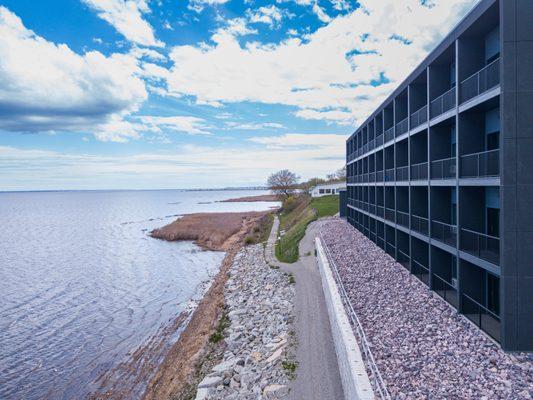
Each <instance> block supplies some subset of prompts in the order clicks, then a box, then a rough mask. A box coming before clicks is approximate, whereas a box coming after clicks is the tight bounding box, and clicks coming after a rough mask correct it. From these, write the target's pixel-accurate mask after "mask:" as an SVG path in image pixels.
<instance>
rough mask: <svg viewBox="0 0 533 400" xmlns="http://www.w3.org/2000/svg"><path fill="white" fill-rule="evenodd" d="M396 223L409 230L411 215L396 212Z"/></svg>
mask: <svg viewBox="0 0 533 400" xmlns="http://www.w3.org/2000/svg"><path fill="white" fill-rule="evenodd" d="M396 223H397V224H398V225H402V226H404V227H406V228H407V229H409V214H408V213H406V212H403V211H396Z"/></svg>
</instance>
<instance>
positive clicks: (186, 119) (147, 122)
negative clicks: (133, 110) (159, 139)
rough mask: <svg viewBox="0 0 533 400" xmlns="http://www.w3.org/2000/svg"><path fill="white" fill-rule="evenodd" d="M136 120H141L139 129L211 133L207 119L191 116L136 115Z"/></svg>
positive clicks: (161, 131) (195, 133)
mask: <svg viewBox="0 0 533 400" xmlns="http://www.w3.org/2000/svg"><path fill="white" fill-rule="evenodd" d="M135 119H136V120H138V121H140V125H139V126H138V129H139V130H142V131H148V132H154V133H163V131H164V130H165V131H175V132H184V133H188V134H190V135H211V133H210V132H209V131H208V130H207V129H208V127H207V125H206V123H205V121H204V120H203V119H201V118H197V117H190V116H171V117H159V116H147V115H145V116H142V115H141V116H136V117H135Z"/></svg>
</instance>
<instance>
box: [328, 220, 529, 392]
mask: <svg viewBox="0 0 533 400" xmlns="http://www.w3.org/2000/svg"><path fill="white" fill-rule="evenodd" d="M319 223H320V230H321V232H322V235H323V238H324V240H325V244H326V245H327V246H328V248H329V249H330V251H331V253H332V256H333V258H334V260H335V263H336V264H337V266H338V268H339V274H340V276H341V280H342V283H343V284H344V286H345V288H346V290H347V292H348V296H349V297H350V300H351V304H352V306H353V308H354V309H355V312H356V313H357V315H358V317H359V319H360V321H361V324H362V325H363V329H364V330H365V333H366V336H367V339H368V340H369V342H370V345H371V346H372V352H373V355H374V357H375V359H376V363H377V364H378V368H379V369H380V372H381V374H382V376H383V378H384V379H385V381H386V384H387V386H388V389H389V391H390V393H391V395H392V398H394V399H509V400H518V399H531V398H532V397H533V361H532V356H531V355H526V354H515V355H511V354H507V353H505V352H503V351H502V350H501V349H500V348H499V346H498V345H496V344H495V343H494V342H493V341H492V340H490V339H489V338H488V337H487V336H485V335H484V334H483V333H481V332H480V331H479V330H478V329H477V327H475V326H473V325H472V324H471V323H470V322H468V321H467V320H466V318H465V317H463V316H461V315H459V314H458V313H457V312H456V311H455V310H453V309H452V308H451V307H450V306H449V305H448V304H447V303H446V302H445V301H444V300H442V299H441V298H440V297H438V296H437V295H436V294H434V293H432V292H431V291H429V290H428V289H427V287H426V286H425V285H424V284H423V283H421V282H420V281H419V280H418V279H416V278H415V277H414V276H412V275H410V274H409V272H408V271H407V270H406V269H405V268H403V267H402V266H401V265H400V264H398V263H396V262H395V261H394V260H393V259H392V258H391V257H389V256H388V255H387V254H386V253H385V252H383V251H382V250H381V249H380V248H379V247H378V246H376V245H375V244H374V243H373V242H371V241H370V240H369V239H367V238H366V237H365V236H364V235H363V234H361V233H360V232H359V231H357V230H356V229H354V228H353V227H352V226H351V225H349V224H348V223H347V222H346V221H344V220H341V219H339V218H331V219H327V220H322V221H321V222H319Z"/></svg>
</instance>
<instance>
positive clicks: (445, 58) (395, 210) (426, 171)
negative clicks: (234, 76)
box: [346, 0, 533, 351]
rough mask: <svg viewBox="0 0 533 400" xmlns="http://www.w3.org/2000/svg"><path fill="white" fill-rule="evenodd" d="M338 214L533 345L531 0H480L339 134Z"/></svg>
mask: <svg viewBox="0 0 533 400" xmlns="http://www.w3.org/2000/svg"><path fill="white" fill-rule="evenodd" d="M346 152H347V156H346V157H347V158H346V162H347V181H348V189H347V190H348V200H347V203H348V205H347V210H346V214H347V219H348V221H349V222H350V223H351V224H352V225H353V226H354V227H355V228H357V229H358V230H360V231H361V232H362V233H364V234H365V235H366V236H367V237H369V238H370V239H371V240H373V241H374V242H375V243H376V244H377V245H378V246H380V247H381V248H383V249H384V250H385V251H386V252H387V253H389V254H390V255H391V256H392V257H394V258H395V259H396V260H398V262H399V263H400V264H402V265H403V266H404V267H405V268H407V269H408V270H409V271H410V272H411V273H412V274H414V275H415V276H417V277H418V278H419V279H420V280H421V281H422V282H424V283H425V284H426V285H427V286H428V287H429V288H430V289H431V290H433V291H435V292H436V293H437V294H439V295H440V296H442V297H443V298H444V299H445V300H446V301H448V302H449V303H450V304H451V305H452V306H453V307H455V308H456V309H457V310H458V311H459V312H460V313H462V314H464V315H465V316H466V317H467V318H469V319H470V320H471V321H472V322H473V323H475V324H476V325H477V326H479V327H480V328H481V329H482V330H483V331H484V332H485V333H487V334H488V335H490V336H491V337H492V338H494V339H495V340H496V341H498V342H499V343H500V344H501V346H502V348H503V349H505V350H509V351H515V350H533V1H531V0H499V1H498V0H482V1H480V3H479V4H478V5H477V6H476V7H475V8H474V9H473V10H472V11H471V12H470V13H469V14H468V15H467V16H466V17H465V18H464V19H463V20H462V21H461V22H460V23H459V24H458V25H457V26H456V27H455V28H454V29H453V31H452V32H451V33H450V34H449V35H448V36H447V37H446V38H445V39H444V40H443V41H442V42H441V43H440V44H439V45H438V47H437V48H436V49H435V50H434V51H433V52H432V53H431V54H430V55H429V56H428V57H427V58H426V59H425V60H424V61H423V62H422V64H420V65H419V66H418V67H417V68H416V69H415V70H414V71H413V72H412V73H411V74H410V75H409V77H408V78H407V79H406V80H405V81H404V82H403V83H402V84H401V85H400V86H399V87H398V88H397V89H396V90H395V91H394V92H393V93H392V94H391V95H390V96H389V97H388V98H387V100H385V102H384V103H383V104H382V105H381V106H380V107H379V108H378V109H377V110H376V111H375V112H374V113H373V114H372V115H371V116H370V117H369V118H368V119H367V120H366V121H365V122H364V123H363V124H362V125H361V126H360V127H359V128H358V130H357V131H356V132H354V133H353V134H352V135H351V136H350V137H349V139H348V140H347V143H346Z"/></svg>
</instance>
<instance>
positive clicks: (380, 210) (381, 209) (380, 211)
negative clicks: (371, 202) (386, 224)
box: [376, 206, 385, 218]
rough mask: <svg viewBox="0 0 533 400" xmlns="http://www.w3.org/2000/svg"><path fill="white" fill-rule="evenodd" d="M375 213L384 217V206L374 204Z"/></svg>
mask: <svg viewBox="0 0 533 400" xmlns="http://www.w3.org/2000/svg"><path fill="white" fill-rule="evenodd" d="M376 215H377V216H378V217H381V218H384V217H385V208H384V207H383V206H376Z"/></svg>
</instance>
